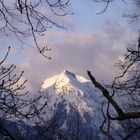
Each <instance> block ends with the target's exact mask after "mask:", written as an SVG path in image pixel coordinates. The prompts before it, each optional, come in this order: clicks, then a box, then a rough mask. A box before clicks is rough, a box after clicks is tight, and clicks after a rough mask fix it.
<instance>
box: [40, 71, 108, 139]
mask: <svg viewBox="0 0 140 140" xmlns="http://www.w3.org/2000/svg"><path fill="white" fill-rule="evenodd" d="M40 94H41V95H42V96H43V97H44V98H47V99H48V108H50V109H48V108H47V109H48V110H51V111H52V112H53V114H52V117H51V119H50V120H55V119H56V118H57V119H56V123H57V125H56V126H57V128H56V131H55V132H54V133H53V135H54V136H55V137H57V138H58V139H60V140H61V139H68V140H92V139H93V140H96V139H97V140H98V139H105V138H104V137H103V136H102V134H101V132H100V130H99V125H100V123H101V118H100V117H99V116H100V115H99V111H98V110H97V108H100V106H101V103H99V101H101V100H102V99H101V96H100V93H99V92H98V91H97V90H96V89H95V88H94V86H93V85H92V84H91V82H90V81H89V80H87V79H85V78H83V77H82V76H79V75H76V74H74V73H72V72H69V71H67V70H65V71H63V72H62V73H61V74H59V75H55V76H53V77H51V78H48V79H46V80H45V81H44V82H43V84H42V86H41V90H40ZM53 129H54V128H53ZM58 136H59V137H58Z"/></svg>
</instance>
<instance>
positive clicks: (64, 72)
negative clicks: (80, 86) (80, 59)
mask: <svg viewBox="0 0 140 140" xmlns="http://www.w3.org/2000/svg"><path fill="white" fill-rule="evenodd" d="M63 74H65V75H67V76H70V77H73V78H75V77H76V76H75V74H74V73H72V72H70V71H68V70H64V71H63Z"/></svg>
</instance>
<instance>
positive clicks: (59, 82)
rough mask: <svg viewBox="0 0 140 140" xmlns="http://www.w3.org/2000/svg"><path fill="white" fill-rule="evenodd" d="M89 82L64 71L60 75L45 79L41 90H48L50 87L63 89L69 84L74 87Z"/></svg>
mask: <svg viewBox="0 0 140 140" xmlns="http://www.w3.org/2000/svg"><path fill="white" fill-rule="evenodd" d="M87 82H89V80H87V79H85V78H84V77H82V76H79V75H76V74H74V73H72V72H70V71H68V70H64V71H63V72H62V73H60V74H58V75H55V76H52V77H50V78H47V79H46V80H45V81H44V82H43V83H42V85H41V90H44V89H48V88H49V87H52V86H54V85H55V86H57V87H60V88H61V87H64V86H65V85H68V84H71V85H74V86H77V85H79V83H81V84H82V83H83V84H84V83H87Z"/></svg>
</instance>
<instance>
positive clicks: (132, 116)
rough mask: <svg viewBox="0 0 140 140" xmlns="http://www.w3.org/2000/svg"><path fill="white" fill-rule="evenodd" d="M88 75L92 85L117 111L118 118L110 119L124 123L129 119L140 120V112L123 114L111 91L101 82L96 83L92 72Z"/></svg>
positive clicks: (88, 72)
mask: <svg viewBox="0 0 140 140" xmlns="http://www.w3.org/2000/svg"><path fill="white" fill-rule="evenodd" d="M87 74H88V76H89V78H90V80H91V81H92V83H93V84H94V86H95V87H96V88H98V89H99V90H100V91H101V92H102V93H103V96H104V97H105V98H106V99H107V100H108V102H109V103H110V104H111V105H112V106H113V107H114V109H115V110H116V112H117V114H118V116H117V117H115V118H112V117H110V119H112V120H119V121H122V120H127V119H135V118H140V112H128V113H125V112H123V110H122V109H121V108H120V107H119V105H118V103H117V102H116V101H115V100H114V99H113V98H112V96H110V94H109V91H108V90H107V89H106V88H104V87H103V86H102V85H101V84H100V83H99V82H97V81H96V79H95V77H93V76H92V74H91V72H90V71H87Z"/></svg>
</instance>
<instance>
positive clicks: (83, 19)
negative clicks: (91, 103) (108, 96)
mask: <svg viewBox="0 0 140 140" xmlns="http://www.w3.org/2000/svg"><path fill="white" fill-rule="evenodd" d="M69 8H70V9H71V11H72V12H74V14H73V15H68V16H66V17H54V20H57V21H58V22H59V23H60V24H64V25H65V26H66V27H68V30H67V31H66V30H62V29H57V28H52V29H50V30H48V33H47V35H46V36H44V37H42V38H40V39H39V42H40V43H41V44H46V43H47V44H48V46H49V47H50V48H52V51H50V52H49V53H48V55H49V56H51V57H52V60H46V59H45V58H43V57H42V56H41V55H39V54H38V52H37V51H36V50H35V49H33V48H32V47H27V46H26V45H24V46H22V45H21V44H20V42H19V41H17V40H15V38H14V37H13V36H12V35H11V36H8V37H4V38H3V37H2V38H0V42H1V46H2V47H1V50H2V51H3V50H4V49H5V46H9V45H10V46H12V51H11V54H10V56H9V58H8V63H15V64H16V65H17V66H18V67H19V68H21V69H22V70H25V78H26V79H27V80H28V88H30V89H31V90H36V89H37V88H39V86H40V84H41V82H42V81H43V80H45V79H46V78H48V77H49V76H52V75H54V74H58V73H61V72H62V71H63V70H64V69H68V70H70V71H72V72H74V73H77V74H81V75H83V76H85V77H87V75H86V70H87V69H88V70H91V71H92V72H93V74H94V75H95V76H96V77H97V79H98V80H100V81H101V80H104V81H108V82H109V81H111V80H112V79H113V76H114V75H115V74H116V73H118V70H117V68H115V67H114V64H115V63H116V61H117V60H118V59H122V56H123V53H124V51H125V47H126V46H127V45H128V44H129V43H131V41H133V40H134V39H135V37H136V35H137V34H136V31H135V30H136V29H137V26H136V25H134V24H129V20H128V19H125V18H123V17H122V13H123V11H127V10H128V11H130V10H133V6H132V5H128V4H122V2H121V0H118V1H115V2H114V3H112V4H111V5H110V6H109V7H108V9H107V11H106V12H105V13H103V14H98V15H97V14H96V13H98V12H101V11H102V9H103V8H104V5H102V4H101V5H100V4H95V3H93V2H92V1H89V2H87V0H83V1H81V0H72V2H71V6H70V7H69ZM25 40H27V42H28V41H29V39H27V38H26V39H25ZM31 44H32V42H31ZM22 47H23V49H22ZM2 51H1V52H2Z"/></svg>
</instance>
